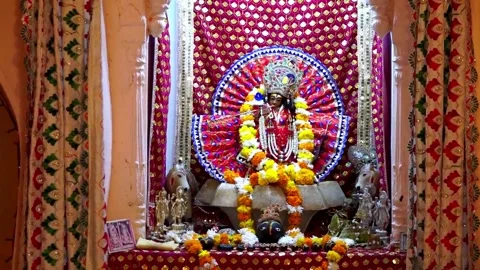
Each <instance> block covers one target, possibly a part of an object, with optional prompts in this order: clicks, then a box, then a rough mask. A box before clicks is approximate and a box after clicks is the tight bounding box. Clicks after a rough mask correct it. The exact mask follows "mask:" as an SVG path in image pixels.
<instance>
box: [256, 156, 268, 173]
mask: <svg viewBox="0 0 480 270" xmlns="http://www.w3.org/2000/svg"><path fill="white" fill-rule="evenodd" d="M267 160H268V158H264V159H262V161H260V164H258V166H257V171H260V170H262V169H263V166H265V163H267Z"/></svg>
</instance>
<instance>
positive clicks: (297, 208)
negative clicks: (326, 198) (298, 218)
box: [287, 204, 303, 214]
mask: <svg viewBox="0 0 480 270" xmlns="http://www.w3.org/2000/svg"><path fill="white" fill-rule="evenodd" d="M287 209H288V213H289V214H291V213H300V214H301V213H303V207H301V206H300V205H299V206H291V205H289V204H287Z"/></svg>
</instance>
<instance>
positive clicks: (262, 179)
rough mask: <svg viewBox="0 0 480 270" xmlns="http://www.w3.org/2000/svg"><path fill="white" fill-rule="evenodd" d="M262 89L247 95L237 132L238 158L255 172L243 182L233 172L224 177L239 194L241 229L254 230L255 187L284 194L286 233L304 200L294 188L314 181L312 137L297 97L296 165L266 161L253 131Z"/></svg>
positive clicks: (296, 219)
mask: <svg viewBox="0 0 480 270" xmlns="http://www.w3.org/2000/svg"><path fill="white" fill-rule="evenodd" d="M264 95H265V88H264V86H263V85H261V86H260V87H259V88H253V90H252V91H251V92H250V93H249V94H248V95H247V97H246V99H245V102H244V103H243V105H242V106H241V108H240V112H241V113H242V116H241V119H240V120H241V126H240V129H239V135H240V142H241V146H242V149H241V151H240V156H241V157H242V158H244V159H245V160H247V161H248V162H250V164H251V165H252V167H253V168H254V169H256V171H257V172H254V173H252V174H250V176H248V177H246V178H243V177H241V176H239V175H238V174H237V173H236V172H234V171H231V170H226V171H225V172H224V177H225V179H226V181H227V182H228V183H231V184H235V185H236V186H237V189H238V191H239V197H238V207H237V211H238V220H239V221H240V227H242V228H249V229H253V225H254V222H253V220H252V218H251V216H252V215H251V211H252V209H251V193H252V192H253V188H254V187H255V186H256V185H261V186H266V185H269V184H278V185H279V186H280V187H281V188H282V189H283V191H284V193H285V195H286V200H287V210H288V223H289V229H293V228H297V227H298V226H299V225H300V222H301V214H302V212H303V207H302V203H303V199H302V196H301V194H300V191H299V189H298V187H297V185H311V184H313V183H314V180H315V173H314V172H313V170H312V168H313V164H312V163H313V160H314V154H313V150H314V134H313V129H312V125H311V124H310V122H309V116H310V113H309V112H308V104H307V102H306V100H305V99H303V98H302V97H300V96H297V97H296V98H295V100H294V105H295V108H296V115H295V125H296V128H297V130H298V149H299V151H298V154H297V161H296V162H293V163H291V164H278V163H277V162H276V161H275V160H273V159H271V158H269V157H267V155H266V153H265V152H264V151H263V150H261V149H260V143H259V141H258V138H257V134H258V130H257V129H256V127H255V116H254V110H253V108H254V106H259V105H260V106H261V105H263V100H264Z"/></svg>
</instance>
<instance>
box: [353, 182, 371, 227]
mask: <svg viewBox="0 0 480 270" xmlns="http://www.w3.org/2000/svg"><path fill="white" fill-rule="evenodd" d="M373 205H374V203H373V200H372V196H371V195H370V192H369V189H368V188H367V187H366V188H364V190H363V195H362V201H361V202H360V206H359V207H358V211H357V214H355V217H356V218H358V219H360V224H362V226H363V227H364V228H366V227H368V226H370V224H371V223H372V219H373V216H372V208H373Z"/></svg>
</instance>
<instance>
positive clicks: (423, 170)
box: [408, 0, 478, 269]
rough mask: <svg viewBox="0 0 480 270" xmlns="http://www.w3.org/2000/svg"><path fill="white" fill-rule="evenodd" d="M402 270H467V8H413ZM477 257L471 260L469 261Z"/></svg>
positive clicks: (471, 167)
mask: <svg viewBox="0 0 480 270" xmlns="http://www.w3.org/2000/svg"><path fill="white" fill-rule="evenodd" d="M410 3H411V6H412V8H414V9H416V16H415V18H416V22H415V23H414V24H413V25H412V27H411V29H412V33H413V34H414V37H415V41H416V43H415V48H416V52H415V54H413V55H412V56H411V57H410V63H411V65H412V67H413V68H414V70H415V73H414V81H413V82H412V84H411V87H410V89H411V94H412V98H413V104H412V105H413V111H412V114H411V115H410V122H411V126H412V131H413V134H412V135H413V136H412V141H411V144H410V145H409V146H410V151H411V153H412V161H413V164H412V165H413V166H412V168H411V172H410V184H411V190H410V195H411V196H410V206H411V209H410V210H411V212H410V213H411V217H410V221H411V224H410V225H411V229H410V231H409V235H410V240H411V241H410V250H409V261H408V263H409V268H412V269H473V268H472V265H471V263H472V261H473V260H472V258H474V257H476V256H478V248H474V247H473V240H474V235H473V226H474V225H473V222H472V221H473V217H474V216H473V213H472V209H473V207H472V206H473V199H474V196H473V195H474V193H473V183H474V181H475V177H474V173H475V170H476V169H477V167H478V160H477V158H476V156H475V154H476V153H475V147H474V144H475V141H476V140H477V139H478V130H477V129H476V127H475V126H474V119H475V117H474V114H475V111H476V110H477V107H478V100H477V97H476V93H475V87H474V85H475V80H476V72H475V70H474V69H473V66H472V65H473V59H474V58H473V51H472V38H471V20H470V6H469V2H468V1H458V0H453V1H444V0H430V1H415V0H410ZM475 252H476V253H477V254H474V253H475Z"/></svg>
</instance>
